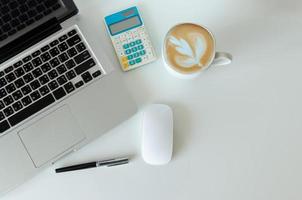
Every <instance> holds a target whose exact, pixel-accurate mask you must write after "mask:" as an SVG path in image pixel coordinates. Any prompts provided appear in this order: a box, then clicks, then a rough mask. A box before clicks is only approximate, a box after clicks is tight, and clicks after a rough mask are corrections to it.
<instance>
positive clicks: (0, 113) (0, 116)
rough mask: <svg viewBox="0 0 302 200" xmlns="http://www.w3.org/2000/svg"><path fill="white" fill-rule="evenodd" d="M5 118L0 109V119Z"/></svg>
mask: <svg viewBox="0 0 302 200" xmlns="http://www.w3.org/2000/svg"><path fill="white" fill-rule="evenodd" d="M4 118H5V115H4V113H3V112H1V111H0V121H2V120H4Z"/></svg>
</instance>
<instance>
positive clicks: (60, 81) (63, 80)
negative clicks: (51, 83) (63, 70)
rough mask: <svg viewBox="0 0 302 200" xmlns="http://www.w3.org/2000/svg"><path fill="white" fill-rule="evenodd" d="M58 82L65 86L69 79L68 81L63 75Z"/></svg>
mask: <svg viewBox="0 0 302 200" xmlns="http://www.w3.org/2000/svg"><path fill="white" fill-rule="evenodd" d="M57 81H58V83H59V84H60V85H63V84H65V83H66V82H67V79H66V77H65V75H62V76H60V77H59V78H57Z"/></svg>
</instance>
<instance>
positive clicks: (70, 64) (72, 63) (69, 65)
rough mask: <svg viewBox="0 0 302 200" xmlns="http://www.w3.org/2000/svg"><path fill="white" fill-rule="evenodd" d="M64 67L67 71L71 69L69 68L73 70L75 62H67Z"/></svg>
mask: <svg viewBox="0 0 302 200" xmlns="http://www.w3.org/2000/svg"><path fill="white" fill-rule="evenodd" d="M65 65H66V67H67V69H71V68H73V67H74V66H76V64H75V62H74V61H73V60H72V59H70V60H68V61H67V62H66V63H65Z"/></svg>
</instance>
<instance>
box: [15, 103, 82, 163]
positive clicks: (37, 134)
mask: <svg viewBox="0 0 302 200" xmlns="http://www.w3.org/2000/svg"><path fill="white" fill-rule="evenodd" d="M19 136H20V138H21V140H22V142H23V144H24V146H25V148H26V149H27V151H28V153H29V155H30V157H31V159H32V160H33V162H34V164H35V166H36V167H40V166H42V165H43V164H45V163H46V162H47V161H49V160H51V159H54V158H56V157H57V156H60V155H61V154H63V153H64V152H66V151H68V150H70V149H72V147H73V146H74V145H76V144H78V143H79V142H81V141H82V140H84V139H85V135H84V134H83V132H82V130H81V128H80V127H79V126H78V124H77V122H76V120H75V118H74V117H73V115H72V113H71V111H70V109H69V107H68V106H63V107H61V108H59V109H57V110H56V111H54V112H52V113H50V114H49V115H47V116H45V117H44V118H42V119H40V120H39V121H37V122H35V123H34V124H32V125H31V126H29V127H28V128H26V129H23V130H22V131H20V132H19Z"/></svg>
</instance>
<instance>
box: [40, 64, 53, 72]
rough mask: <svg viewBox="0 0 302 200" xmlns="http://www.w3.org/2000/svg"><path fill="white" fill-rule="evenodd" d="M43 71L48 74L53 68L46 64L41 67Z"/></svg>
mask: <svg viewBox="0 0 302 200" xmlns="http://www.w3.org/2000/svg"><path fill="white" fill-rule="evenodd" d="M41 70H42V71H43V73H46V72H48V71H49V70H51V66H50V64H49V63H45V64H43V65H42V66H41Z"/></svg>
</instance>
